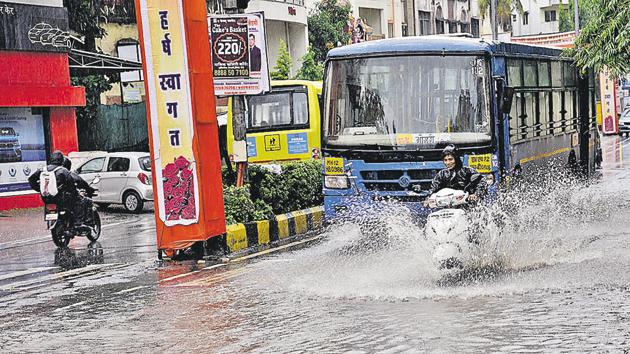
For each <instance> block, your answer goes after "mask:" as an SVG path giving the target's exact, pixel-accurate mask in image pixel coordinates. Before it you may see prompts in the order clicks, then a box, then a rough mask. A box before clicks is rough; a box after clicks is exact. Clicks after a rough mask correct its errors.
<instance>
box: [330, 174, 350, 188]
mask: <svg viewBox="0 0 630 354" xmlns="http://www.w3.org/2000/svg"><path fill="white" fill-rule="evenodd" d="M348 184H349V183H348V177H347V176H345V175H339V176H324V186H325V187H326V188H329V189H347V188H348Z"/></svg>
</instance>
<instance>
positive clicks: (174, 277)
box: [159, 263, 227, 283]
mask: <svg viewBox="0 0 630 354" xmlns="http://www.w3.org/2000/svg"><path fill="white" fill-rule="evenodd" d="M226 265H227V264H225V263H219V264H215V265H211V266H209V267H205V268H202V269H199V270H195V271H193V272H188V273H183V274H178V275H174V276H172V277H169V278H164V279H161V280H160V281H159V282H160V283H164V282H167V281H169V280H174V279H179V278H183V277H187V276H189V275H193V274H196V273H199V272H201V271H204V270H209V269H214V268H219V267H225V266H226Z"/></svg>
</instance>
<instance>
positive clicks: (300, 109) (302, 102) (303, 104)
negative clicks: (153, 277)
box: [293, 92, 308, 125]
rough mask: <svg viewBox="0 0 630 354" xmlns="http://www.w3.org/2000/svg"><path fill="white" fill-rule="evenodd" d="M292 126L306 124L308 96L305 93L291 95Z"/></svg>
mask: <svg viewBox="0 0 630 354" xmlns="http://www.w3.org/2000/svg"><path fill="white" fill-rule="evenodd" d="M293 124H295V125H304V124H308V96H307V95H306V92H294V93H293Z"/></svg>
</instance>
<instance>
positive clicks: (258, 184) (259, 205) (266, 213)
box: [223, 160, 324, 225]
mask: <svg viewBox="0 0 630 354" xmlns="http://www.w3.org/2000/svg"><path fill="white" fill-rule="evenodd" d="M281 167H282V172H281V173H279V174H278V173H275V172H274V171H271V170H270V169H269V168H267V167H265V166H263V165H254V164H251V165H249V167H248V170H249V171H248V172H249V179H248V182H247V184H246V186H245V187H241V188H236V187H234V186H226V185H224V187H223V190H224V192H223V193H224V199H225V213H226V222H227V224H228V225H229V224H231V223H235V222H247V221H254V220H264V219H268V218H269V217H271V216H272V215H273V214H284V213H288V212H291V211H295V210H300V209H305V208H310V207H313V206H317V205H321V204H322V203H323V199H324V197H323V195H322V172H321V171H322V164H321V160H310V161H298V162H289V163H283V164H281ZM226 170H227V169H225V168H224V169H223V176H224V184H226V183H227V184H231V183H233V181H230V180H228V179H227V178H228V176H227V175H228V174H227V171H226Z"/></svg>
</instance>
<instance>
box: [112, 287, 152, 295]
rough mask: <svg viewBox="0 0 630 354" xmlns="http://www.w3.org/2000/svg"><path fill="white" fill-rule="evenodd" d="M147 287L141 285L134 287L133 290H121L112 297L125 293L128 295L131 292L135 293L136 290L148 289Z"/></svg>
mask: <svg viewBox="0 0 630 354" xmlns="http://www.w3.org/2000/svg"><path fill="white" fill-rule="evenodd" d="M148 287H149V286H148V285H141V286H136V287H135V288H131V289H125V290H121V291H119V292H115V293H114V295H116V294H126V293H130V292H132V291H136V290H140V289H144V288H148Z"/></svg>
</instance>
